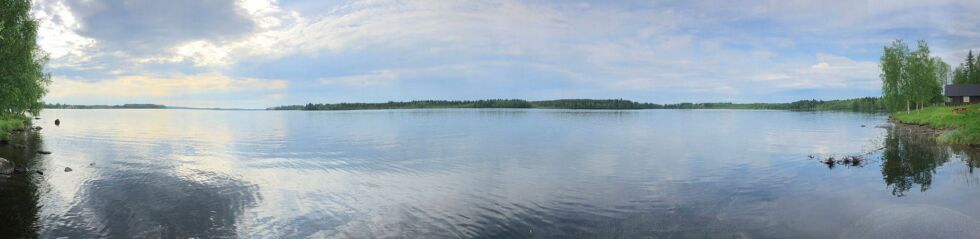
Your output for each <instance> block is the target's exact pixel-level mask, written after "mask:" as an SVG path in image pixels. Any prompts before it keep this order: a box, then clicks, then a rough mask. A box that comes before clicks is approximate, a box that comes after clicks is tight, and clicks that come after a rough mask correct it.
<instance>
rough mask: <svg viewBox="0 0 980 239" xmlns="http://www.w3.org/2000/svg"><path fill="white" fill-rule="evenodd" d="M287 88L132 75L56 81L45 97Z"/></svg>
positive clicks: (207, 76) (279, 83)
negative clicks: (102, 78)
mask: <svg viewBox="0 0 980 239" xmlns="http://www.w3.org/2000/svg"><path fill="white" fill-rule="evenodd" d="M286 86H287V83H286V81H283V80H265V79H253V78H245V79H233V78H231V77H228V76H225V75H223V74H219V73H204V74H198V75H176V76H170V77H151V76H142V75H135V76H123V77H119V78H115V79H108V80H97V81H85V80H76V79H69V78H55V79H54V80H53V83H52V85H51V86H50V93H49V94H48V96H47V97H49V99H53V100H57V99H59V98H65V97H69V96H102V97H135V96H139V97H144V96H147V97H184V96H194V95H206V94H220V93H238V92H264V91H274V90H283V89H285V88H286Z"/></svg>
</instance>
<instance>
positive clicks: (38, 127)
mask: <svg viewBox="0 0 980 239" xmlns="http://www.w3.org/2000/svg"><path fill="white" fill-rule="evenodd" d="M41 129H43V128H41V126H34V130H41Z"/></svg>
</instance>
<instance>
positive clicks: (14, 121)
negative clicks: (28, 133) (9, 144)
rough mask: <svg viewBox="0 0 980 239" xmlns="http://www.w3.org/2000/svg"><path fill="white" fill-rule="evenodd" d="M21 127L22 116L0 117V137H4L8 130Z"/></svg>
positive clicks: (22, 123)
mask: <svg viewBox="0 0 980 239" xmlns="http://www.w3.org/2000/svg"><path fill="white" fill-rule="evenodd" d="M21 127H24V119H22V118H0V139H4V138H6V137H7V135H8V134H7V132H10V130H12V129H16V128H21Z"/></svg>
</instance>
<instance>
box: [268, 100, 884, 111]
mask: <svg viewBox="0 0 980 239" xmlns="http://www.w3.org/2000/svg"><path fill="white" fill-rule="evenodd" d="M454 108H514V109H530V108H533V109H583V110H642V109H745V110H799V111H819V110H837V111H858V112H885V107H884V104H883V103H882V102H880V99H879V98H876V97H865V98H855V99H846V100H829V101H823V100H800V101H794V102H791V103H677V104H655V103H640V102H634V101H630V100H623V99H560V100H543V101H528V100H521V99H490V100H462V101H448V100H417V101H389V102H385V103H327V104H323V103H319V104H314V103H308V104H306V105H284V106H277V107H270V108H267V110H305V111H336V110H382V109H454Z"/></svg>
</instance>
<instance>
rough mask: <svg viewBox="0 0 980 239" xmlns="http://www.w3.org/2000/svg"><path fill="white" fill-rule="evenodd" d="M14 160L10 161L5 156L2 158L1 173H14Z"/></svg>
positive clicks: (0, 161)
mask: <svg viewBox="0 0 980 239" xmlns="http://www.w3.org/2000/svg"><path fill="white" fill-rule="evenodd" d="M14 168H15V165H14V162H10V160H7V159H5V158H0V174H11V173H14Z"/></svg>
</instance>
